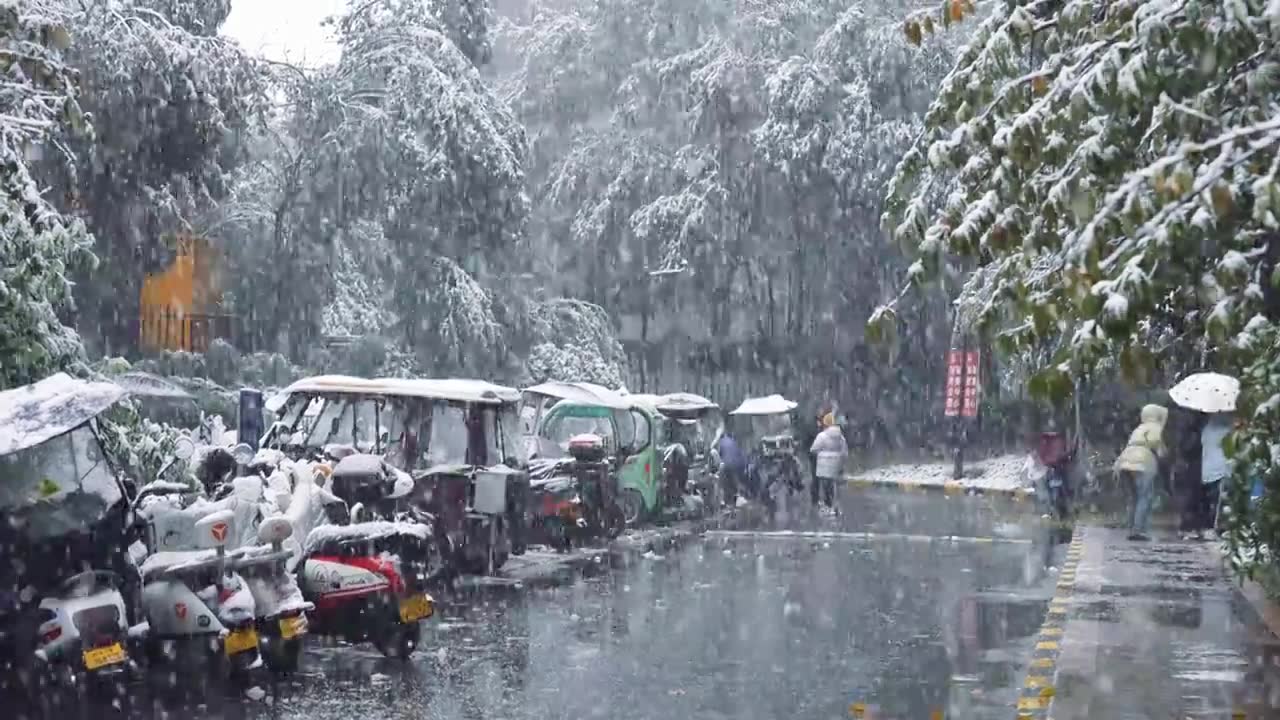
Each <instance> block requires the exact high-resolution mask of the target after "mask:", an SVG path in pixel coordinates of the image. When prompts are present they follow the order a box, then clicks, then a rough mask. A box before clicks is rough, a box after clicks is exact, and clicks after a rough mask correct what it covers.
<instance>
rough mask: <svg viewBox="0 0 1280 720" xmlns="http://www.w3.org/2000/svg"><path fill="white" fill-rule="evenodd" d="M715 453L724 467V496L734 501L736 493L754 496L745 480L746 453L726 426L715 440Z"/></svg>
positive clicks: (752, 490) (753, 491) (752, 489)
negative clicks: (725, 481)
mask: <svg viewBox="0 0 1280 720" xmlns="http://www.w3.org/2000/svg"><path fill="white" fill-rule="evenodd" d="M716 455H717V456H718V457H719V459H720V467H721V468H723V469H724V477H725V479H726V480H728V482H727V483H726V498H727V499H728V500H730V501H731V502H734V503H736V502H737V497H738V493H743V494H744V495H747V496H751V497H754V496H755V490H754V488H752V487H750V485H749V484H748V482H747V454H746V453H744V452H743V451H742V448H741V447H740V446H739V445H738V440H737V438H735V437H734V436H733V432H732V431H731V430H730V429H729V428H728V427H727V426H726V427H725V428H724V429H723V430H722V431H721V435H720V439H719V440H718V441H717V442H716Z"/></svg>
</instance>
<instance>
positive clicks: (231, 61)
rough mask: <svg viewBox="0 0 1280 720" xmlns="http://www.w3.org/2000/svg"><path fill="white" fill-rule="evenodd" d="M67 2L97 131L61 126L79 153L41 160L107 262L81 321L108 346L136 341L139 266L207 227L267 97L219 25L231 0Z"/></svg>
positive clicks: (89, 276)
mask: <svg viewBox="0 0 1280 720" xmlns="http://www.w3.org/2000/svg"><path fill="white" fill-rule="evenodd" d="M63 6H64V7H65V8H67V10H66V22H67V30H68V32H69V33H70V36H71V45H70V47H69V48H68V51H67V53H68V54H67V61H68V62H69V63H71V64H72V65H73V66H74V67H75V68H76V71H77V73H78V76H79V83H80V92H81V95H80V103H81V105H82V106H83V108H84V111H85V113H86V114H87V116H88V117H89V118H90V122H91V124H92V126H93V130H94V132H93V134H92V135H78V136H77V135H67V136H64V137H59V138H58V142H59V144H61V145H63V146H64V147H66V148H68V149H69V150H70V151H71V152H72V153H73V154H74V156H75V158H76V162H75V163H74V164H70V165H69V164H64V163H55V164H53V165H52V166H51V167H46V168H44V170H45V171H46V173H47V180H48V181H50V182H51V183H52V184H55V185H56V186H57V187H58V188H59V190H60V191H61V193H60V195H59V196H58V197H57V198H55V201H56V202H58V203H59V204H60V205H62V206H63V207H64V208H65V209H67V210H68V211H71V212H75V213H76V214H78V215H79V216H81V217H83V219H84V220H85V222H86V224H87V225H88V227H89V228H90V229H91V230H92V231H93V232H94V235H95V238H96V241H97V243H96V246H95V252H96V254H97V255H98V257H99V259H100V261H101V266H100V267H99V268H98V269H97V270H96V271H95V272H93V273H87V272H86V273H81V274H80V275H79V277H78V281H79V282H78V288H77V294H78V299H80V300H81V303H80V305H81V307H82V308H83V309H84V310H85V311H86V314H85V315H84V316H82V317H81V325H82V327H84V328H85V329H86V332H88V333H91V334H92V337H94V338H96V339H101V340H102V342H103V345H104V348H105V349H106V350H108V351H109V352H110V351H112V349H113V348H116V349H121V350H124V349H128V350H132V349H133V347H134V343H135V341H136V338H135V325H136V322H137V317H138V290H139V288H140V286H141V282H142V277H143V275H144V273H145V272H154V271H157V270H161V269H163V268H165V267H166V266H167V265H168V262H169V260H170V258H171V253H170V249H171V246H170V241H171V239H172V237H173V236H174V235H175V234H176V233H180V232H190V231H193V230H198V229H199V227H198V226H199V221H200V217H201V216H202V215H203V214H204V213H206V212H208V211H209V210H210V209H211V208H212V206H213V205H214V203H215V202H217V201H218V200H219V199H221V198H222V197H223V196H224V195H225V194H226V190H227V188H226V178H227V174H228V173H229V172H230V171H231V170H232V168H233V167H234V165H235V164H236V162H237V161H238V160H239V158H240V153H238V152H237V148H236V143H237V142H238V140H239V138H240V136H241V133H243V132H244V131H245V129H246V128H247V127H248V125H249V124H250V123H251V121H252V120H253V118H254V117H255V116H256V115H257V114H258V112H259V111H260V110H261V108H262V102H263V97H264V96H263V93H262V87H261V83H260V74H259V72H258V70H257V68H256V66H255V65H254V64H253V63H252V62H250V61H249V59H248V58H247V57H246V56H245V54H244V53H243V51H242V50H241V49H240V48H239V47H238V46H237V45H236V44H235V43H234V42H233V41H230V40H228V39H226V38H222V37H218V36H217V34H216V32H217V27H216V24H217V23H220V22H221V21H222V20H223V19H225V17H226V12H227V9H228V3H226V2H209V3H202V2H196V1H195V0H111V1H110V2H108V0H86V2H83V3H70V2H65V3H63ZM170 12H172V13H174V15H173V16H169V15H167V13H170ZM189 28H194V30H192V29H189Z"/></svg>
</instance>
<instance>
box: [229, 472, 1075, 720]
mask: <svg viewBox="0 0 1280 720" xmlns="http://www.w3.org/2000/svg"><path fill="white" fill-rule="evenodd" d="M843 504H844V509H845V511H844V513H843V515H842V516H840V517H838V518H831V517H827V518H821V519H815V518H810V519H808V520H804V519H798V520H797V521H794V522H793V523H792V526H793V527H797V528H800V529H809V530H815V529H820V530H822V531H826V532H840V531H868V530H869V531H873V532H877V533H889V532H890V531H892V532H893V533H899V534H901V533H907V534H926V533H940V534H948V535H952V534H954V535H960V534H966V535H976V536H978V537H982V538H993V537H1000V536H1002V535H1009V536H1017V537H1020V538H1022V539H1023V541H1022V542H1017V543H1006V542H938V543H930V542H919V541H911V540H908V539H904V538H902V537H896V536H894V535H892V534H886V535H884V536H883V537H877V538H876V539H874V540H870V541H868V540H863V541H859V542H845V541H843V540H842V539H841V537H840V536H839V535H835V536H832V537H828V538H826V539H815V538H805V537H794V536H793V537H790V538H779V537H753V536H733V537H723V536H720V537H709V538H706V539H703V540H699V541H694V542H692V543H690V544H688V545H686V546H684V547H683V548H680V549H678V550H673V551H671V552H670V553H669V554H667V555H665V556H657V555H653V554H652V553H651V554H649V555H646V556H643V557H641V556H633V557H632V558H631V559H629V560H627V561H625V563H623V564H622V565H619V566H617V567H614V568H613V569H611V570H609V569H605V570H602V571H601V572H598V573H594V574H593V576H587V577H582V578H580V579H578V580H577V581H575V582H572V583H570V584H567V585H562V586H558V587H551V588H524V589H514V588H489V589H480V590H476V591H475V593H476V594H474V595H472V596H470V597H459V598H456V599H455V602H452V603H449V604H447V605H446V606H445V607H444V608H443V609H442V612H441V614H440V621H439V622H437V623H435V624H433V625H432V626H431V629H430V630H429V632H428V634H427V636H426V638H425V639H426V645H425V648H424V650H423V651H422V652H421V653H420V654H419V655H418V656H416V657H415V659H414V661H413V662H412V663H411V664H409V665H407V666H406V665H404V664H400V663H395V662H391V661H387V660H383V659H382V658H381V657H380V656H377V655H375V654H374V653H373V651H371V650H366V649H364V648H345V647H344V648H323V647H320V648H317V649H315V650H313V651H311V652H310V653H309V655H308V657H307V658H306V660H305V663H304V664H305V667H306V670H307V673H306V675H305V676H304V677H302V678H300V679H299V680H298V681H297V682H294V683H292V684H290V686H289V687H287V688H281V689H280V696H279V697H278V698H277V699H276V701H275V702H274V703H273V708H272V710H270V711H267V710H265V709H264V710H263V714H264V715H265V714H270V715H274V716H276V717H282V718H298V719H299V720H301V719H302V718H307V719H308V720H337V719H339V718H341V719H342V720H352V719H353V718H357V717H360V718H381V717H423V716H428V717H433V718H435V717H439V718H546V717H605V716H608V717H617V716H620V714H621V716H626V717H628V718H655V719H656V718H661V719H662V720H668V719H669V718H672V717H680V718H688V717H697V718H729V717H732V718H777V717H798V718H810V717H813V718H818V717H821V718H831V717H847V712H848V710H847V708H848V707H849V706H850V704H851V703H854V702H863V703H866V704H868V705H869V706H872V707H877V706H878V707H879V708H880V709H881V711H882V713H884V714H887V715H888V716H890V717H900V718H928V717H930V715H931V713H932V712H933V711H947V710H948V708H952V707H957V706H962V707H964V708H965V711H964V717H972V718H985V717H1000V718H1005V717H1008V715H1009V708H1010V707H1011V706H1012V704H1013V703H1014V702H1015V700H1016V697H1017V691H1018V688H1019V687H1020V683H1021V678H1022V677H1023V675H1024V674H1025V669H1026V665H1027V661H1028V658H1029V657H1030V651H1031V647H1032V645H1033V644H1034V633H1035V632H1036V630H1037V628H1038V626H1039V624H1040V621H1041V620H1042V619H1043V617H1044V613H1045V610H1046V607H1047V605H1048V600H1049V598H1050V596H1051V595H1052V584H1053V583H1052V579H1051V578H1050V577H1049V576H1048V575H1047V573H1046V568H1045V557H1046V554H1045V553H1046V546H1045V545H1044V544H1043V543H1041V542H1040V539H1038V538H1035V537H1034V536H1035V534H1036V531H1035V526H1034V524H1032V523H1031V522H1030V521H1029V520H1028V519H1027V517H1026V516H1025V515H1023V516H1018V515H1006V514H1001V513H999V512H997V511H995V510H992V508H991V505H990V503H989V501H987V500H984V499H981V498H946V497H944V496H937V495H929V496H926V495H919V496H903V495H899V494H895V493H883V492H873V491H867V492H858V493H850V494H849V495H847V496H846V498H845V500H844V503H843ZM1027 511H1029V509H1028V510H1027ZM962 518H963V519H962ZM1027 540H1033V541H1034V542H1028V541H1027ZM1047 550H1049V551H1052V547H1048V548H1047ZM253 714H256V713H253ZM947 716H948V717H956V716H957V715H955V714H953V713H951V712H948V713H947Z"/></svg>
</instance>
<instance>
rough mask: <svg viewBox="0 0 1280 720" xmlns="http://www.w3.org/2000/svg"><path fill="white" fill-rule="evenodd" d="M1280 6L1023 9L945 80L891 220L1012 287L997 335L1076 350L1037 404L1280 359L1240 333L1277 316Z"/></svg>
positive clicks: (995, 23) (1145, 3)
mask: <svg viewBox="0 0 1280 720" xmlns="http://www.w3.org/2000/svg"><path fill="white" fill-rule="evenodd" d="M948 7H949V6H948ZM1274 7H1276V6H1275V4H1274V3H1268V2H1263V1H1261V0H1238V1H1233V2H1226V3H1223V2H1216V1H1214V0H1186V1H1185V2H1179V3H1165V2H1159V1H1156V0H1134V1H1133V2H1123V3H1101V4H1100V3H1097V2H1094V1H1093V0H1066V1H1065V2H1062V3H1044V2H1038V1H1034V2H1033V1H1026V0H1015V1H1014V2H1009V3H1004V4H1000V5H999V6H997V9H995V10H994V12H993V15H992V16H991V17H989V18H988V19H987V20H985V21H984V22H983V23H982V25H981V28H980V29H979V30H978V32H977V36H976V38H975V41H974V42H973V43H972V44H971V45H970V46H969V48H968V49H967V50H966V52H965V53H964V54H963V56H962V57H961V58H960V60H959V61H958V62H957V63H956V65H955V67H954V68H953V69H952V71H951V73H950V74H948V75H947V77H946V78H945V79H944V80H943V82H942V87H941V90H940V92H939V94H938V97H937V100H936V101H935V102H934V103H933V106H932V107H931V108H930V110H929V112H928V115H927V117H926V120H925V126H926V127H925V130H924V132H923V134H922V135H921V136H920V137H919V139H918V140H917V141H916V144H915V146H914V147H913V149H912V150H911V151H910V152H908V153H907V155H906V156H905V157H904V158H903V159H902V160H901V161H900V162H899V164H898V167H897V170H896V172H895V177H894V179H893V182H892V183H891V184H890V188H889V192H888V195H887V197H886V199H885V207H886V212H885V220H886V223H887V225H888V226H889V227H890V228H892V230H893V232H894V236H895V239H896V240H898V241H899V242H900V243H901V244H902V245H904V246H906V247H910V248H917V252H918V253H920V255H921V260H922V261H924V262H925V264H926V267H927V266H928V265H929V263H930V262H935V263H936V262H937V261H936V260H932V261H931V260H930V258H932V257H935V256H936V255H937V254H938V253H939V252H946V253H948V254H949V255H952V256H958V258H959V259H960V262H962V263H964V262H968V263H974V264H976V265H977V266H978V268H979V272H980V273H982V274H983V278H984V279H983V285H984V286H987V287H997V288H1003V289H1005V290H1007V291H1000V292H994V293H989V294H988V295H987V296H986V297H988V298H989V300H988V301H987V304H986V305H985V306H984V307H985V310H984V314H985V315H986V316H987V317H989V318H995V319H997V320H998V323H997V324H995V325H994V329H995V330H996V331H998V332H1003V333H1008V334H1013V335H1017V334H1019V333H1020V332H1021V330H1020V328H1022V327H1024V326H1025V323H1028V322H1029V324H1030V326H1031V328H1032V329H1033V331H1034V333H1035V335H1037V336H1048V338H1049V339H1052V340H1053V341H1055V342H1058V341H1060V342H1061V343H1062V345H1061V349H1060V351H1059V352H1058V353H1056V354H1055V356H1054V358H1053V359H1052V360H1051V361H1050V362H1051V364H1049V365H1048V366H1046V367H1043V368H1042V371H1041V373H1040V374H1039V375H1037V376H1036V379H1035V380H1034V382H1033V389H1034V390H1035V391H1036V392H1037V393H1038V394H1040V395H1042V396H1045V397H1053V396H1055V395H1056V394H1058V393H1057V390H1060V389H1061V388H1062V387H1063V383H1064V378H1065V377H1068V376H1070V375H1071V374H1073V373H1076V372H1079V371H1080V370H1081V369H1083V368H1089V367H1092V366H1093V365H1094V364H1095V363H1096V362H1098V361H1099V360H1102V359H1103V358H1105V357H1107V356H1109V355H1114V354H1117V353H1118V355H1119V361H1120V365H1121V368H1122V370H1123V371H1124V372H1125V374H1126V375H1128V376H1130V377H1132V378H1133V379H1135V380H1137V381H1139V382H1143V381H1147V380H1148V379H1150V378H1151V377H1153V373H1152V370H1153V368H1154V367H1156V366H1158V364H1159V363H1161V362H1162V361H1164V360H1165V359H1166V358H1167V357H1168V356H1170V355H1182V356H1183V357H1191V356H1193V355H1194V354H1195V353H1196V351H1197V350H1204V351H1206V353H1207V357H1208V358H1209V362H1210V364H1212V365H1216V366H1218V367H1220V368H1221V369H1225V370H1230V369H1231V368H1232V367H1233V366H1235V367H1239V366H1248V365H1251V364H1254V365H1256V364H1257V363H1263V364H1267V363H1272V362H1273V361H1274V357H1275V346H1274V343H1272V342H1270V341H1268V340H1265V339H1261V336H1260V335H1259V333H1258V332H1256V331H1257V330H1258V329H1259V328H1258V327H1257V326H1256V323H1254V324H1255V327H1254V328H1253V330H1252V331H1249V332H1247V333H1246V332H1245V330H1246V329H1247V328H1248V326H1249V324H1250V323H1252V322H1254V321H1253V320H1252V319H1253V318H1256V317H1260V316H1267V317H1271V318H1272V319H1275V316H1276V310H1277V308H1276V307H1275V306H1274V303H1269V302H1268V301H1267V297H1266V295H1267V292H1270V291H1266V292H1264V289H1265V288H1266V287H1267V286H1268V285H1269V284H1270V283H1271V282H1272V275H1273V273H1274V270H1273V269H1272V265H1271V264H1270V261H1269V260H1268V258H1269V257H1273V256H1274V254H1275V253H1274V251H1275V250H1276V249H1277V248H1276V247H1275V246H1276V245H1277V244H1278V243H1280V234H1277V233H1276V232H1275V230H1276V227H1277V220H1276V218H1277V215H1276V208H1277V203H1278V202H1280V195H1278V187H1277V185H1278V182H1277V174H1278V173H1280V120H1277V106H1276V104H1275V89H1276V87H1277V83H1278V82H1280V65H1277V63H1280V49H1278V46H1277V43H1276V39H1277V37H1278V36H1277V28H1280V18H1277V17H1273V16H1272V15H1271V14H1269V13H1273V12H1274ZM911 22H914V23H916V27H917V28H919V27H922V25H921V24H920V22H921V21H920V19H919V18H914V19H913V20H912V21H911ZM908 27H909V28H910V27H911V23H909V24H908ZM915 38H916V39H921V38H919V32H918V30H917V31H916V36H915ZM926 44H927V43H926ZM939 188H945V189H946V190H947V191H949V195H948V196H947V201H946V203H945V205H944V206H943V207H942V208H941V209H936V206H935V205H934V204H933V203H932V202H931V201H930V198H932V197H934V196H936V194H937V193H938V192H939ZM1015 232H1016V235H1017V236H1018V237H1020V238H1021V242H1018V241H1011V238H1010V236H1011V234H1013V233H1015ZM1028 318H1029V321H1028V320H1027V319H1028ZM1161 328H1164V329H1165V330H1162V329H1161ZM1166 330H1167V331H1168V332H1166ZM1168 334H1173V335H1174V337H1176V341H1172V342H1162V343H1160V344H1153V343H1150V342H1149V341H1150V340H1151V339H1152V338H1153V337H1163V336H1165V335H1168ZM1248 382H1250V380H1249V379H1248V378H1246V384H1247V383H1248ZM1272 462H1273V461H1271V460H1265V461H1264V462H1263V465H1264V466H1265V467H1264V468H1263V470H1262V471H1263V472H1264V474H1268V477H1270V473H1271V470H1268V469H1265V468H1269V467H1271V465H1270V463H1272ZM1278 489H1280V488H1278ZM1277 494H1280V493H1277ZM1277 537H1280V536H1277ZM1273 547H1274V546H1273Z"/></svg>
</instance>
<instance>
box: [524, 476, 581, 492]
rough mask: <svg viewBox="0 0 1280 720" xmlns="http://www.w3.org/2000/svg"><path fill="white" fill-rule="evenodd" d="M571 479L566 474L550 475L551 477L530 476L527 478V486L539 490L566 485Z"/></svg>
mask: <svg viewBox="0 0 1280 720" xmlns="http://www.w3.org/2000/svg"><path fill="white" fill-rule="evenodd" d="M571 480H572V478H570V477H569V476H567V475H552V476H551V477H540V478H532V479H530V480H529V488H530V489H533V490H540V489H543V488H547V489H550V488H552V487H557V486H561V485H567V484H569V482H570V481H571Z"/></svg>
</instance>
